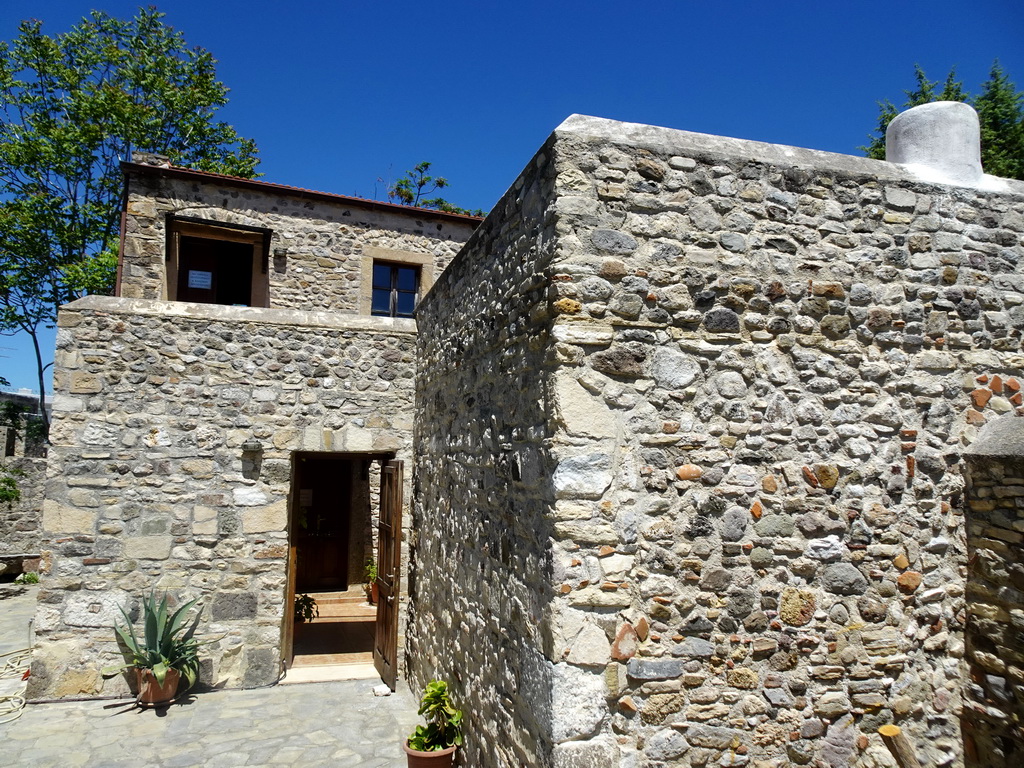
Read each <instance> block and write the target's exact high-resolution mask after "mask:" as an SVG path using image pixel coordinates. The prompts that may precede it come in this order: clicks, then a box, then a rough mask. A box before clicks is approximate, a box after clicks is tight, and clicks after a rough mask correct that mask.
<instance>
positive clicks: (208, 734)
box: [0, 589, 418, 768]
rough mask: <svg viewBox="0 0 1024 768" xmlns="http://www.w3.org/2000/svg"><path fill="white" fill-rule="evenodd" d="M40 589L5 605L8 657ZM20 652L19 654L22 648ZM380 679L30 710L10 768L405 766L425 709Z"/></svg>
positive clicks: (0, 621) (0, 734) (0, 623)
mask: <svg viewBox="0 0 1024 768" xmlns="http://www.w3.org/2000/svg"><path fill="white" fill-rule="evenodd" d="M35 593H36V590H34V589H33V590H27V591H26V592H25V593H22V594H19V595H16V596H14V597H8V598H6V599H4V600H3V601H2V602H0V652H3V649H5V648H6V646H7V645H8V644H12V645H13V646H15V647H24V638H27V636H28V621H29V619H30V618H31V616H32V613H33V606H34V601H35ZM13 649H14V648H11V649H10V650H13ZM379 684H380V683H379V681H377V680H350V681H343V682H331V683H308V684H303V685H287V686H271V687H268V688H258V689H253V690H248V691H241V690H237V691H232V690H211V689H207V690H200V691H197V692H189V693H187V694H184V695H183V696H182V697H180V698H179V700H177V701H176V702H174V703H173V704H171V705H169V706H167V707H161V708H155V709H142V708H140V707H137V706H135V703H134V701H133V700H130V699H117V700H90V701H77V702H54V703H41V704H29V705H28V706H27V707H25V709H24V710H23V711H22V712H21V715H20V717H18V719H16V720H14V721H12V722H10V723H6V724H3V725H0V741H2V743H3V763H4V764H5V765H10V766H29V765H31V766H39V767H40V768H43V767H44V766H60V767H61V768H77V767H78V766H83V767H84V766H88V767H89V768H118V767H119V766H125V768H128V767H129V766H131V768H137V766H138V765H139V764H140V762H145V763H146V764H148V765H154V766H160V767H161V768H178V767H179V766H180V768H190V767H191V766H200V765H216V766H218V768H220V767H221V766H236V765H239V766H240V765H245V766H274V765H281V766H291V765H299V764H301V765H304V766H320V765H323V766H327V765H331V766H337V765H343V766H346V767H349V766H351V767H352V768H405V765H406V761H405V755H404V754H403V752H402V748H401V746H400V744H401V740H402V738H403V737H404V736H405V735H407V734H408V733H409V732H411V731H412V729H413V728H414V727H415V725H416V723H417V722H418V718H417V716H416V702H415V700H414V698H413V696H412V694H411V693H410V692H409V690H408V689H407V688H406V687H405V685H404V683H403V682H402V681H399V686H398V690H397V691H396V692H395V693H394V694H392V695H391V696H381V697H377V696H374V695H373V688H374V687H375V686H376V685H379Z"/></svg>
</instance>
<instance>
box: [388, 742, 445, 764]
mask: <svg viewBox="0 0 1024 768" xmlns="http://www.w3.org/2000/svg"><path fill="white" fill-rule="evenodd" d="M402 749H404V750H405V755H406V759H407V760H408V761H409V768H451V765H452V761H453V760H454V759H455V750H456V749H457V747H448V749H439V750H437V751H435V752H420V751H419V750H418V749H411V748H410V747H409V745H408V744H405V743H403V744H402Z"/></svg>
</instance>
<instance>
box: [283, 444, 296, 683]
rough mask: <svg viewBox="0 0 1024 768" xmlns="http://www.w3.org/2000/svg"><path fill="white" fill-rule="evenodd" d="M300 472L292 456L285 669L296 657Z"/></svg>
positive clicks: (285, 602) (284, 628)
mask: <svg viewBox="0 0 1024 768" xmlns="http://www.w3.org/2000/svg"><path fill="white" fill-rule="evenodd" d="M297 471H298V462H297V459H296V457H295V456H294V455H293V456H292V487H291V490H290V491H289V493H288V579H287V581H286V583H285V587H284V618H283V619H282V622H281V661H282V662H284V667H285V669H291V666H292V660H293V659H294V657H295V571H296V567H297V566H298V550H297V548H296V546H295V524H296V522H297V520H296V517H297V515H296V509H297V507H296V504H297V503H298V490H297V489H298V483H297V482H296V480H295V473H296V472H297Z"/></svg>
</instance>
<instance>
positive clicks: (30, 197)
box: [0, 7, 259, 394]
mask: <svg viewBox="0 0 1024 768" xmlns="http://www.w3.org/2000/svg"><path fill="white" fill-rule="evenodd" d="M162 19H163V14H161V13H159V12H158V11H156V9H155V8H152V7H150V8H148V9H146V8H142V9H140V10H139V12H138V15H136V16H135V17H134V18H132V19H128V20H122V19H115V18H112V17H110V16H108V15H107V14H105V13H102V12H100V11H93V12H92V13H91V14H90V15H89V16H88V17H86V18H84V19H82V21H81V22H80V23H79V24H77V25H76V26H74V27H72V28H71V29H70V30H69V31H67V32H65V33H63V34H59V35H55V36H52V37H51V36H49V35H46V34H44V33H43V31H42V22H41V21H38V20H29V21H25V22H22V24H21V25H20V26H19V30H18V31H19V34H18V36H17V38H15V39H14V40H13V41H12V42H9V43H8V42H0V333H18V332H25V333H28V334H29V335H30V336H31V337H32V339H33V342H36V360H37V367H38V371H37V372H38V375H39V390H40V392H41V393H44V394H45V377H44V372H45V370H46V368H47V367H49V366H48V364H46V362H45V360H44V355H43V352H42V350H40V349H39V348H38V343H37V334H38V332H39V330H40V329H41V328H44V327H52V326H53V324H54V323H55V322H56V315H57V309H58V307H59V306H60V305H61V304H64V303H66V302H68V301H71V300H73V299H75V298H78V297H80V296H83V295H85V294H87V293H101V292H102V293H108V292H111V291H112V289H113V283H114V270H115V266H116V256H115V254H116V247H117V242H116V238H117V232H118V219H119V202H120V196H121V184H122V178H121V172H120V162H121V161H123V160H130V159H131V153H132V151H133V150H145V151H150V152H157V153H160V154H163V155H167V156H168V157H170V158H171V160H172V162H174V163H175V164H178V165H184V166H189V167H193V168H199V169H201V170H204V171H214V172H219V173H227V174H232V175H236V176H244V177H252V176H254V175H255V171H256V166H257V164H258V162H259V160H258V157H257V151H256V145H255V143H254V142H253V141H252V140H250V139H245V138H243V137H241V136H239V135H238V134H237V133H236V131H235V129H234V128H232V127H231V126H230V125H229V124H227V123H226V122H223V121H220V120H217V119H216V114H217V110H218V109H220V108H221V107H223V106H224V105H225V104H226V103H227V92H228V91H227V88H226V87H225V86H224V85H223V84H222V83H220V82H218V81H217V79H216V72H215V68H214V65H215V61H214V59H213V57H212V56H211V55H210V53H209V52H208V51H204V50H203V49H201V48H190V47H189V46H188V45H187V44H186V43H185V40H184V37H183V36H182V35H181V33H180V32H177V31H175V30H174V29H173V28H172V27H170V26H167V25H166V24H164V22H163V21H162Z"/></svg>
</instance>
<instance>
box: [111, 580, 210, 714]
mask: <svg viewBox="0 0 1024 768" xmlns="http://www.w3.org/2000/svg"><path fill="white" fill-rule="evenodd" d="M198 602H199V600H190V601H189V602H187V603H185V604H184V605H182V606H180V607H179V608H178V609H177V610H175V611H174V612H173V613H172V612H171V611H170V610H169V608H168V606H167V595H166V594H165V595H164V596H163V597H162V598H161V599H160V601H159V602H157V599H156V593H154V592H151V593H150V594H149V596H148V597H144V598H143V599H142V623H143V634H142V638H141V640H140V638H139V637H138V636H137V635H136V634H135V628H134V627H133V626H132V620H131V618H130V617H129V616H128V614H127V613H126V612H125V610H124V608H121V615H122V616H124V619H125V626H123V627H122V626H120V625H115V626H114V632H115V634H116V636H117V638H118V639H119V640H120V641H121V643H122V644H123V645H124V647H125V648H126V649H127V655H128V656H129V657H130V660H129V661H128V663H127V664H121V665H119V666H115V667H107V668H106V669H104V670H103V674H116V673H118V672H121V671H123V670H125V669H134V670H135V674H136V681H137V683H138V691H139V693H138V702H139V704H142V705H144V706H153V705H158V704H164V703H167V702H169V701H171V700H172V699H173V698H174V696H175V694H176V693H177V691H178V686H179V683H180V682H181V678H182V677H184V678H185V681H186V683H187V685H186V687H185V690H186V691H187V690H188V689H189V688H191V687H192V686H193V685H195V683H196V679H197V678H198V677H199V641H198V640H196V638H195V637H194V635H195V632H196V627H198V626H199V620H200V618H201V617H202V613H201V612H198V613H196V617H195V619H194V620H193V621H192V623H191V624H190V625H186V624H185V622H186V620H187V618H188V613H189V611H190V610H191V609H192V608H193V607H194V606H195V605H196V604H197V603H198Z"/></svg>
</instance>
